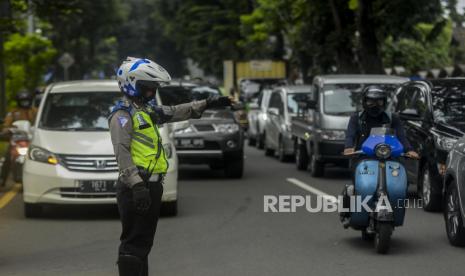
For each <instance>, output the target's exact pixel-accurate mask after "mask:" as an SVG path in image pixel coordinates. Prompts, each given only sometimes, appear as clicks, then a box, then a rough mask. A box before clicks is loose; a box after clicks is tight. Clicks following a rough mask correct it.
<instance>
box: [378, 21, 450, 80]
mask: <svg viewBox="0 0 465 276" xmlns="http://www.w3.org/2000/svg"><path fill="white" fill-rule="evenodd" d="M415 31H416V33H417V39H411V38H401V39H399V40H396V41H394V40H393V38H392V36H391V37H388V38H387V39H386V41H385V43H384V48H383V53H384V56H383V59H384V64H385V66H386V67H392V66H404V67H405V68H406V69H407V71H408V72H409V73H410V74H414V73H416V72H417V71H418V70H421V69H423V70H424V69H432V68H441V67H444V66H448V65H451V63H452V61H451V59H450V56H449V50H450V41H451V38H452V23H451V21H446V24H445V25H444V28H443V29H442V30H441V32H439V33H438V34H437V35H436V37H435V38H432V36H431V33H432V32H433V31H436V29H435V25H434V24H426V23H420V24H418V25H417V26H416V27H415Z"/></svg>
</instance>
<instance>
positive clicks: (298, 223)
mask: <svg viewBox="0 0 465 276" xmlns="http://www.w3.org/2000/svg"><path fill="white" fill-rule="evenodd" d="M246 155H247V159H246V172H245V175H244V177H243V179H241V180H227V179H224V178H223V176H222V173H221V172H217V171H211V170H209V169H208V168H207V167H187V168H186V167H183V169H182V173H181V176H180V182H179V201H180V202H179V203H180V206H179V207H180V212H179V215H178V216H177V217H174V218H169V217H164V218H162V219H161V220H160V222H159V226H158V231H157V235H156V241H155V245H154V248H153V250H152V253H151V255H150V258H149V260H150V266H151V267H150V271H151V275H202V276H205V275H390V276H391V275H448V276H453V275H463V274H464V272H463V270H464V268H463V267H462V266H461V264H463V259H464V253H465V251H464V249H459V248H454V247H452V246H450V245H449V243H448V241H447V237H446V234H445V230H444V221H443V218H442V215H441V214H439V213H426V212H424V211H423V210H421V209H409V210H408V211H407V216H406V222H405V225H404V227H401V228H398V229H396V231H395V232H394V235H393V240H392V247H391V251H390V253H389V254H388V255H377V254H376V253H375V252H374V249H373V246H372V243H370V242H365V241H362V240H361V238H360V233H359V232H356V231H353V230H344V229H343V228H342V227H341V225H340V223H339V221H338V216H337V214H336V213H309V212H307V211H305V210H302V209H299V210H298V211H297V212H295V213H264V211H263V201H264V199H263V196H264V195H310V194H311V193H309V192H308V191H306V190H304V189H302V188H301V187H298V186H296V185H294V184H292V183H290V182H289V181H287V179H288V178H295V179H297V180H299V181H301V182H304V183H306V184H308V185H310V186H312V187H313V188H316V189H318V190H321V191H323V192H325V193H328V194H330V195H338V194H339V192H340V191H341V190H342V187H343V185H344V184H345V183H347V182H349V181H350V180H349V172H348V171H347V170H343V169H337V168H333V169H328V170H327V173H326V176H325V177H324V178H320V179H315V178H312V177H310V176H309V173H307V172H299V171H297V170H296V169H295V168H294V165H293V164H292V163H280V162H279V161H277V160H276V159H274V158H269V157H265V156H264V154H263V152H262V151H258V150H256V149H253V148H248V149H247V151H246ZM22 212H23V209H22V199H21V195H17V196H16V197H15V198H14V199H13V200H12V201H11V202H9V204H8V205H6V206H5V207H4V208H2V209H0V275H2V276H3V275H47V276H51V275H117V267H116V265H115V262H116V250H117V246H118V238H119V231H120V224H119V221H118V213H117V210H116V208H112V207H98V206H94V207H68V206H63V207H56V208H53V209H48V210H46V216H45V217H44V218H40V219H25V218H24V217H23V213H22Z"/></svg>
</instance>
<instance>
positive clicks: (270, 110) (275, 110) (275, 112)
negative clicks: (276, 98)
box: [268, 107, 279, 116]
mask: <svg viewBox="0 0 465 276" xmlns="http://www.w3.org/2000/svg"><path fill="white" fill-rule="evenodd" d="M268 114H270V115H274V116H278V115H279V109H278V108H276V107H270V108H268Z"/></svg>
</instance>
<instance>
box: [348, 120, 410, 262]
mask: <svg viewBox="0 0 465 276" xmlns="http://www.w3.org/2000/svg"><path fill="white" fill-rule="evenodd" d="M352 155H354V156H362V155H363V159H362V160H361V161H359V162H358V164H357V165H356V169H355V174H354V180H355V181H354V184H355V185H354V186H349V187H352V188H351V189H347V191H346V192H347V195H348V196H350V197H351V202H352V204H351V206H352V208H353V207H355V206H353V205H358V206H356V207H357V208H356V210H354V209H351V211H350V216H349V218H348V219H349V221H348V226H349V227H351V228H353V229H355V230H360V231H362V238H363V239H364V240H372V239H374V245H375V249H376V251H377V252H378V253H381V254H385V253H387V251H388V250H389V246H390V241H391V235H392V232H393V230H394V227H398V226H402V225H403V223H404V216H405V208H404V203H405V201H406V200H408V199H407V175H406V172H405V168H404V166H403V165H402V164H401V163H399V162H398V161H397V159H398V158H399V157H401V156H404V147H403V146H402V144H401V143H400V141H399V140H398V139H397V137H396V136H395V134H394V130H392V129H390V128H386V127H381V128H373V129H371V132H370V136H369V137H368V138H367V139H366V140H365V142H364V143H363V145H362V148H361V150H360V151H356V152H354V153H353V154H352ZM353 196H355V197H353ZM354 199H356V200H355V202H357V203H362V202H363V201H365V206H368V207H369V210H367V208H364V205H363V204H353V202H354ZM357 199H358V201H357Z"/></svg>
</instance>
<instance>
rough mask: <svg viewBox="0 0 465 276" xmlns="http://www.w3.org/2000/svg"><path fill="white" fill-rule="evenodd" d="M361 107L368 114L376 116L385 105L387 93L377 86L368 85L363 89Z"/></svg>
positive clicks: (381, 111)
mask: <svg viewBox="0 0 465 276" xmlns="http://www.w3.org/2000/svg"><path fill="white" fill-rule="evenodd" d="M362 93H363V99H362V104H363V109H364V110H365V111H366V112H367V113H368V115H370V116H373V117H377V116H379V115H381V113H383V111H384V110H385V109H386V106H387V98H388V97H387V93H386V91H384V89H382V88H381V87H379V86H375V85H369V86H367V87H365V88H364V89H363V92H362Z"/></svg>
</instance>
